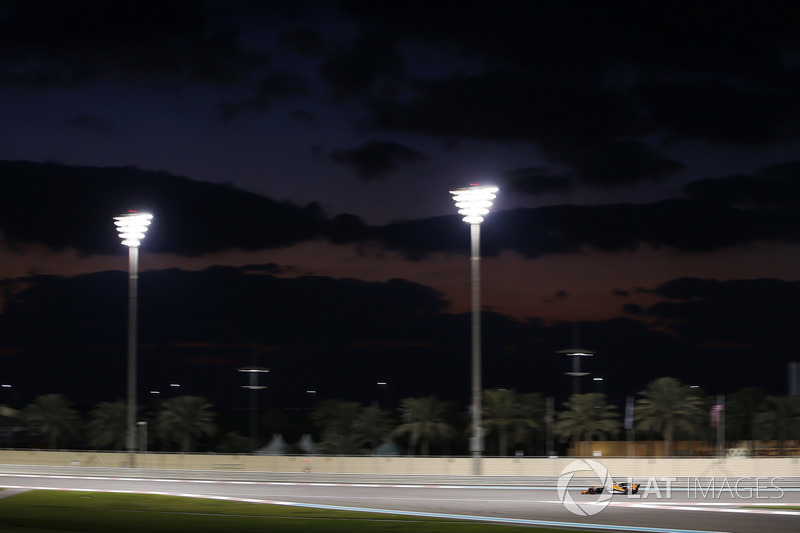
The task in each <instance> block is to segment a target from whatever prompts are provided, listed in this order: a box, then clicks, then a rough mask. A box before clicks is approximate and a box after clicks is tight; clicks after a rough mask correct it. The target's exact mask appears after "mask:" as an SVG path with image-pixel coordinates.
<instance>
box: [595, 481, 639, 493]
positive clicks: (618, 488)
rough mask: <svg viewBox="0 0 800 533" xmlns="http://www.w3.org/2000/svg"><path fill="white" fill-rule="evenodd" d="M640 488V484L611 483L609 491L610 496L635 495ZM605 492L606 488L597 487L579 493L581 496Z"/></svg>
mask: <svg viewBox="0 0 800 533" xmlns="http://www.w3.org/2000/svg"><path fill="white" fill-rule="evenodd" d="M640 486H641V483H631V484H630V485H628V484H627V483H613V484H612V485H611V487H610V488H609V490H610V492H611V494H636V493H638V492H639V487H640ZM605 490H606V487H604V486H602V485H599V486H596V487H589V488H588V489H586V490H583V491H581V494H603V492H604V491H605Z"/></svg>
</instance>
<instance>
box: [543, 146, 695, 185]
mask: <svg viewBox="0 0 800 533" xmlns="http://www.w3.org/2000/svg"><path fill="white" fill-rule="evenodd" d="M558 157H560V158H563V160H564V161H565V162H567V163H569V164H570V165H571V166H572V167H573V168H574V169H575V170H574V175H575V177H576V178H577V179H579V180H580V181H583V182H584V183H588V184H591V185H598V186H600V187H606V188H615V187H620V186H625V185H628V186H630V185H636V184H637V183H639V182H641V181H644V180H649V181H657V180H661V179H664V178H667V177H669V176H671V175H673V174H676V173H677V172H680V171H681V170H683V168H684V165H683V164H682V163H679V162H678V161H673V160H671V159H667V158H666V157H664V156H662V155H661V154H659V153H658V152H656V151H655V150H652V149H651V148H649V147H648V146H647V145H646V144H644V143H642V142H639V141H608V142H600V143H593V144H590V145H585V146H575V148H574V150H573V149H569V148H567V149H563V153H562V154H561V155H560V156H558Z"/></svg>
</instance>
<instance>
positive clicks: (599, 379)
mask: <svg viewBox="0 0 800 533" xmlns="http://www.w3.org/2000/svg"><path fill="white" fill-rule="evenodd" d="M592 380H594V381H603V378H592Z"/></svg>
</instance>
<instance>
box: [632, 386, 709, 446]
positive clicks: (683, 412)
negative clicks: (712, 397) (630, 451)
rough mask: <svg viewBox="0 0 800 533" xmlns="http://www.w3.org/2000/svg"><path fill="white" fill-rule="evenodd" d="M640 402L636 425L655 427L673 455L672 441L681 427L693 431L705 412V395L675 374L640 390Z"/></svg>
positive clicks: (643, 429)
mask: <svg viewBox="0 0 800 533" xmlns="http://www.w3.org/2000/svg"><path fill="white" fill-rule="evenodd" d="M639 394H640V395H642V396H644V398H641V399H639V400H637V402H636V413H635V418H636V428H637V429H639V430H642V431H654V432H656V433H658V434H660V435H661V436H662V437H663V439H664V454H665V455H667V456H670V455H672V442H673V440H674V438H675V434H676V432H678V431H683V432H686V433H689V434H691V433H693V432H695V431H696V430H697V429H698V424H699V420H701V419H702V417H703V416H704V410H703V408H702V403H703V399H702V398H701V397H700V396H698V395H697V394H694V392H693V391H692V389H691V388H690V387H688V386H686V385H683V384H681V382H680V381H678V380H677V379H675V378H669V377H666V378H658V379H656V380H655V381H651V382H650V384H649V385H647V388H646V389H644V390H643V391H641V392H640V393H639Z"/></svg>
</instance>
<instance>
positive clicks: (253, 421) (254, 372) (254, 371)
mask: <svg viewBox="0 0 800 533" xmlns="http://www.w3.org/2000/svg"><path fill="white" fill-rule="evenodd" d="M237 370H238V371H239V372H246V373H247V374H249V375H250V379H249V380H248V384H247V385H242V388H243V389H250V447H251V448H252V451H253V452H255V451H256V445H257V443H256V440H257V438H256V437H257V435H256V432H257V416H256V415H257V412H256V407H257V399H256V391H259V390H262V389H266V388H267V387H265V386H264V385H259V384H258V375H259V374H264V373H267V372H269V369H267V368H264V367H261V366H243V367H241V368H237Z"/></svg>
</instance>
